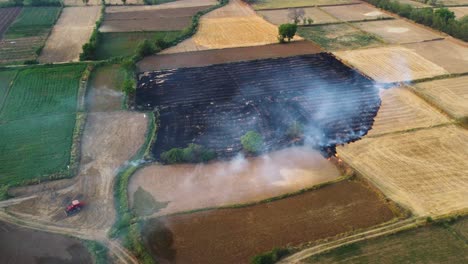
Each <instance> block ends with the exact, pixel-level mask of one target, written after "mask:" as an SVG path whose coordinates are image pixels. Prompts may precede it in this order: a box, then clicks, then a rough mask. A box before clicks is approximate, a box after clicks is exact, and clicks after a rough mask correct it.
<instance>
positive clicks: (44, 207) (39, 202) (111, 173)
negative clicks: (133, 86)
mask: <svg viewBox="0 0 468 264" xmlns="http://www.w3.org/2000/svg"><path fill="white" fill-rule="evenodd" d="M146 129H147V119H146V117H145V114H140V113H131V112H124V111H122V112H111V113H93V114H89V115H88V119H87V123H86V127H85V131H84V135H83V138H82V146H81V147H82V155H81V164H80V172H79V174H78V175H77V176H76V177H75V178H74V179H71V180H68V181H71V182H73V183H72V184H71V185H70V186H69V187H67V188H64V189H59V190H53V191H50V190H47V187H45V191H44V192H42V193H38V194H37V197H36V198H34V199H28V200H25V201H23V202H21V203H19V204H16V205H12V206H10V207H8V208H7V209H6V210H7V211H8V212H9V213H10V214H12V215H13V216H16V217H18V218H20V219H29V220H30V221H35V222H39V223H43V224H44V225H49V226H50V227H49V228H50V229H53V228H56V229H57V228H58V230H65V231H64V232H70V230H73V232H75V233H73V235H76V236H85V237H97V238H105V237H106V234H107V231H108V230H109V229H110V227H111V226H112V224H113V223H114V220H115V210H114V195H113V185H114V181H115V176H116V174H117V172H118V169H119V167H121V166H122V165H124V163H125V162H126V161H127V160H129V159H130V158H131V157H132V156H133V155H134V154H135V153H136V152H137V151H138V149H139V148H140V146H141V145H142V144H143V142H144V140H145V133H146ZM45 186H47V184H46V185H45ZM72 199H81V200H83V201H84V202H85V204H86V206H85V207H84V209H83V210H82V211H81V212H80V213H79V214H77V215H75V216H73V217H66V216H65V214H64V211H63V210H64V208H65V207H66V205H67V204H68V203H69V202H70V201H71V200H72Z"/></svg>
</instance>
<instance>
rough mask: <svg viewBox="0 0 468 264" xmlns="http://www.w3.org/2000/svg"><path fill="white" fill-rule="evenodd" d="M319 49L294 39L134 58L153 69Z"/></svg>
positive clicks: (142, 67)
mask: <svg viewBox="0 0 468 264" xmlns="http://www.w3.org/2000/svg"><path fill="white" fill-rule="evenodd" d="M321 51H322V49H321V48H320V47H319V46H317V45H316V44H314V43H312V42H310V41H294V42H291V43H288V44H287V45H284V44H271V45H264V46H254V47H243V48H230V49H221V50H220V49H215V50H204V51H194V52H183V53H174V54H156V55H153V56H148V57H145V58H144V59H143V60H141V61H139V62H138V64H137V65H138V68H139V70H140V71H155V70H163V69H176V68H182V67H183V68H186V67H201V66H209V65H213V64H220V63H227V62H239V61H248V60H258V59H267V58H279V57H289V56H297V55H303V54H315V53H319V52H321Z"/></svg>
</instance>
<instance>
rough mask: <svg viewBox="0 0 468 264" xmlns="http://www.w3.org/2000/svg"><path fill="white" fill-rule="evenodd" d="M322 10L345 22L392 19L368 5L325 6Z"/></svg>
mask: <svg viewBox="0 0 468 264" xmlns="http://www.w3.org/2000/svg"><path fill="white" fill-rule="evenodd" d="M322 9H323V10H325V12H327V13H329V14H331V15H332V16H334V17H336V18H338V19H340V20H343V21H360V20H372V19H382V18H391V17H392V16H390V15H388V14H387V13H385V12H382V11H380V10H379V9H377V8H375V7H372V6H371V5H367V4H360V5H344V6H324V7H322Z"/></svg>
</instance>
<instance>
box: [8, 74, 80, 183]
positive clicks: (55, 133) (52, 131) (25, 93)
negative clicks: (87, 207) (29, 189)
mask: <svg viewBox="0 0 468 264" xmlns="http://www.w3.org/2000/svg"><path fill="white" fill-rule="evenodd" d="M85 67H86V65H69V66H63V67H37V68H29V69H24V70H21V71H19V73H18V75H17V78H16V79H15V81H14V83H13V85H12V87H10V91H9V93H8V96H7V97H6V99H5V103H4V105H3V108H2V111H1V112H0V164H2V165H1V166H0V185H3V184H8V185H19V184H23V183H30V182H34V181H37V180H40V179H45V178H48V177H50V176H57V175H58V174H61V173H63V172H66V171H67V170H68V165H69V162H70V151H71V145H72V138H73V131H74V128H75V120H76V106H77V93H78V87H79V81H80V77H81V74H82V72H83V71H84V69H85Z"/></svg>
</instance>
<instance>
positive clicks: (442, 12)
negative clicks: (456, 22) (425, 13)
mask: <svg viewBox="0 0 468 264" xmlns="http://www.w3.org/2000/svg"><path fill="white" fill-rule="evenodd" d="M434 14H435V15H436V16H437V17H439V18H441V19H442V20H443V21H444V22H445V23H447V22H448V21H449V20H451V19H455V13H454V12H452V11H450V10H448V9H447V8H445V7H444V8H439V9H437V10H436V11H435V12H434Z"/></svg>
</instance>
